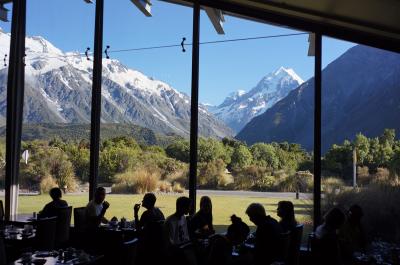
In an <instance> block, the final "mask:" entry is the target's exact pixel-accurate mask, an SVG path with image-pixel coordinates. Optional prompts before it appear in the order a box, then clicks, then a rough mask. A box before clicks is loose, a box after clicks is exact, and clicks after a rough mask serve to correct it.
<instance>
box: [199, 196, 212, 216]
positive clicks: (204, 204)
mask: <svg viewBox="0 0 400 265" xmlns="http://www.w3.org/2000/svg"><path fill="white" fill-rule="evenodd" d="M200 210H201V211H202V212H204V213H212V203H211V199H210V197H208V196H203V197H201V199H200Z"/></svg>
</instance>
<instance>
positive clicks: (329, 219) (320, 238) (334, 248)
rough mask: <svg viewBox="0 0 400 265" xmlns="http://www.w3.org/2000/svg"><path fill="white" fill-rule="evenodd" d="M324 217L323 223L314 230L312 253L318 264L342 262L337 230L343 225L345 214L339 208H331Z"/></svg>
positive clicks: (328, 264) (329, 264) (334, 264)
mask: <svg viewBox="0 0 400 265" xmlns="http://www.w3.org/2000/svg"><path fill="white" fill-rule="evenodd" d="M324 219H325V221H324V223H323V224H322V225H320V226H318V227H317V229H316V230H315V244H314V245H313V248H314V249H313V253H314V254H315V258H316V259H317V263H318V264H327V265H338V264H342V259H341V254H340V249H339V241H338V236H337V230H338V229H339V228H340V227H341V226H342V225H343V223H344V221H345V215H344V213H343V212H342V211H341V210H340V209H339V208H332V209H331V210H329V211H328V212H327V213H326V215H325V216H324Z"/></svg>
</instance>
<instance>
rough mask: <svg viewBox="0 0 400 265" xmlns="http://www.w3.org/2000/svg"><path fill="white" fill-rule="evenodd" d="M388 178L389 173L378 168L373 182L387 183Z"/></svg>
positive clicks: (384, 169) (385, 169)
mask: <svg viewBox="0 0 400 265" xmlns="http://www.w3.org/2000/svg"><path fill="white" fill-rule="evenodd" d="M389 177H390V172H389V170H388V169H387V168H382V167H378V168H377V169H376V173H375V175H374V179H373V181H374V182H385V181H388V180H389Z"/></svg>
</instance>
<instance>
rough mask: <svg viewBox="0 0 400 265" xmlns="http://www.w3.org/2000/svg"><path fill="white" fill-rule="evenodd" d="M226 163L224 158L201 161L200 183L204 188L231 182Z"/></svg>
mask: <svg viewBox="0 0 400 265" xmlns="http://www.w3.org/2000/svg"><path fill="white" fill-rule="evenodd" d="M225 170H226V164H225V162H224V161H223V160H222V159H216V160H214V161H212V162H208V163H199V173H198V184H199V186H200V187H202V188H209V189H215V188H218V186H225V185H226V184H228V183H225V180H226V181H227V182H230V180H229V179H228V178H227V176H225V175H226V173H225Z"/></svg>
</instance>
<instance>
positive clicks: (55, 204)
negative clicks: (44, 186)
mask: <svg viewBox="0 0 400 265" xmlns="http://www.w3.org/2000/svg"><path fill="white" fill-rule="evenodd" d="M49 194H50V197H51V199H52V201H51V202H49V203H48V204H46V205H45V206H44V208H43V210H42V211H41V212H40V213H39V217H40V218H46V217H53V216H57V215H58V209H60V208H66V207H68V203H67V202H66V201H64V200H62V199H61V197H62V191H61V189H60V188H52V189H51V190H50V193H49Z"/></svg>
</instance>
